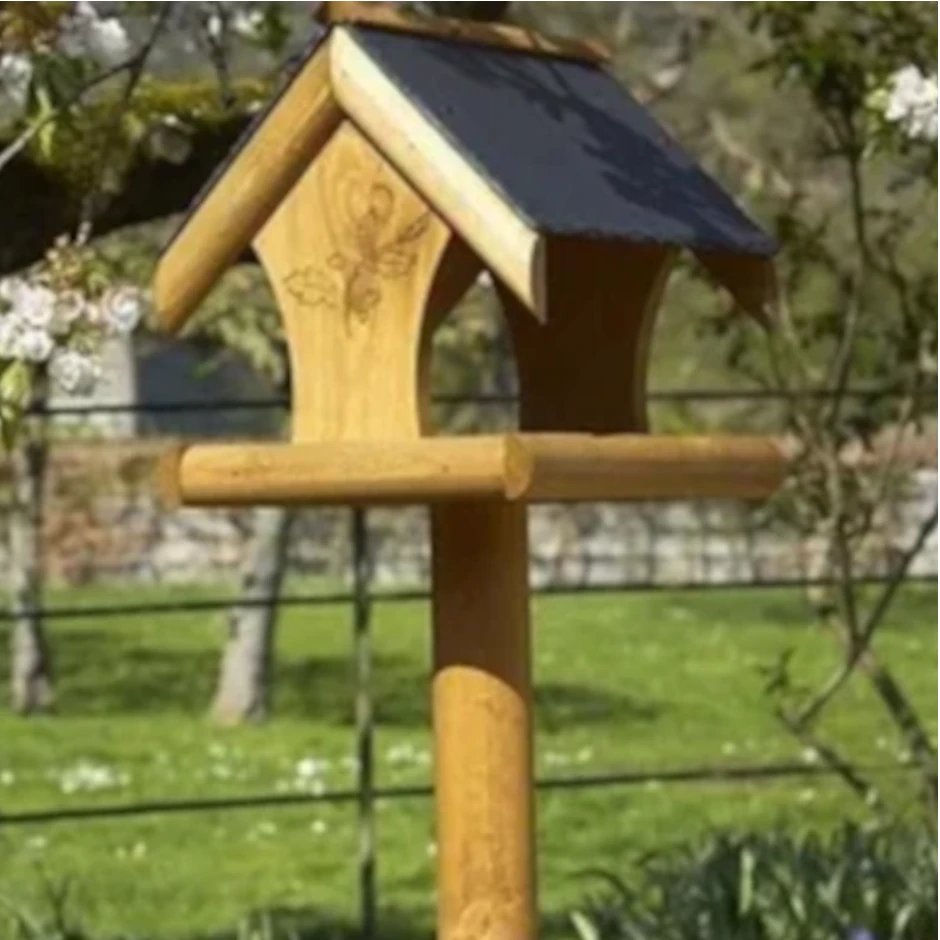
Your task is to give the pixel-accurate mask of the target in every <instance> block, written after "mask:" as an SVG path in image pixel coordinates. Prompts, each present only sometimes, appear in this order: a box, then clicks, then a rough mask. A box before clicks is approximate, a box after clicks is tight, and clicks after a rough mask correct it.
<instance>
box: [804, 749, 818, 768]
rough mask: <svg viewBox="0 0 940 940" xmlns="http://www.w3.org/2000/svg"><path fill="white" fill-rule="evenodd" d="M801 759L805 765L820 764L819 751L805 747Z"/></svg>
mask: <svg viewBox="0 0 940 940" xmlns="http://www.w3.org/2000/svg"><path fill="white" fill-rule="evenodd" d="M800 757H801V758H802V760H803V763H804V764H818V763H819V751H817V750H816V748H814V747H804V748H803V750H802V751H801V752H800Z"/></svg>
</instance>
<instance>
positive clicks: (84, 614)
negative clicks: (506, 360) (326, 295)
mask: <svg viewBox="0 0 940 940" xmlns="http://www.w3.org/2000/svg"><path fill="white" fill-rule="evenodd" d="M826 394H827V393H826V392H824V391H823V392H819V393H818V395H819V396H820V397H825V395H826ZM852 394H853V395H855V396H857V397H858V398H860V399H864V400H867V399H869V398H871V399H876V398H879V397H883V396H884V395H886V394H890V390H885V389H859V390H855V391H854V392H853V393H852ZM780 399H781V396H780V395H779V394H777V393H771V392H760V391H758V392H748V393H742V392H737V391H734V392H729V391H720V390H719V391H711V392H680V391H673V392H661V393H658V394H657V395H655V396H654V401H656V402H659V403H664V404H665V403H670V402H671V403H676V402H679V403H682V404H683V405H694V404H706V405H707V404H710V403H715V402H717V403H724V402H730V401H734V402H741V401H744V402H746V403H760V402H767V401H770V402H777V401H779V400H780ZM440 403H441V404H444V405H447V404H453V405H464V404H475V405H480V404H483V405H495V406H500V407H502V406H507V405H511V404H512V399H511V398H508V397H507V396H503V395H493V396H482V397H481V396H472V397H469V398H468V397H464V396H453V397H451V398H450V399H446V398H445V399H443V400H442V401H441V402H440ZM285 404H286V402H285V401H284V400H282V399H257V400H241V401H196V402H163V403H150V404H147V403H140V404H132V405H127V404H114V405H94V406H85V405H69V404H65V405H61V404H60V405H57V406H56V407H55V408H52V409H48V411H47V413H48V414H49V415H58V416H71V417H75V416H79V417H87V416H89V415H92V414H98V415H100V414H115V413H135V414H142V413H147V412H152V413H177V412H179V413H184V414H192V413H197V412H208V413H218V412H220V411H224V410H275V409H283V408H284V406H285ZM96 472H97V471H96ZM927 474H928V477H929V479H928V480H927V481H926V484H925V485H924V486H922V487H921V490H919V491H918V492H917V493H915V495H914V497H913V500H914V505H911V506H902V507H899V509H898V512H897V513H895V517H894V518H895V523H897V520H900V527H901V530H904V527H905V526H906V525H907V524H908V523H909V520H910V518H911V517H912V516H916V515H917V514H918V513H920V512H922V508H923V507H922V505H921V504H922V503H923V501H924V499H925V498H927V499H929V497H930V494H931V492H932V494H933V497H934V499H935V495H936V469H935V464H934V466H933V467H932V468H931V467H928V468H927ZM930 474H932V477H931V476H930ZM931 481H932V482H931ZM62 485H63V487H64V488H65V489H66V490H68V488H69V486H70V484H69V482H68V480H67V479H66V480H65V482H64V483H63V484H62ZM135 492H136V491H135ZM925 493H926V497H925V495H924V494H925ZM112 497H113V494H112ZM97 498H98V497H97V496H95V497H94V498H93V499H92V502H94V499H97ZM124 499H125V502H128V504H129V505H132V506H134V507H138V508H139V500H140V496H139V492H138V493H136V495H134V496H133V497H127V496H126V494H125V496H124ZM112 502H113V498H112ZM112 509H113V507H112ZM109 512H110V515H108V516H107V519H108V524H109V525H120V524H121V523H120V520H121V519H122V518H123V519H124V520H125V522H126V520H127V519H129V518H131V516H132V515H133V513H131V512H129V511H128V510H127V508H126V507H124V508H122V509H121V510H120V511H118V512H117V513H116V514H115V513H114V512H113V511H110V510H109ZM161 512H162V510H161ZM122 514H123V515H122ZM332 518H333V522H334V523H336V524H339V525H341V526H343V525H344V526H345V527H346V532H345V536H344V543H345V547H346V548H347V549H348V554H347V566H346V567H347V578H346V585H345V586H343V587H342V589H339V590H324V591H317V592H309V591H308V592H303V591H301V592H298V591H293V592H290V591H288V592H285V593H283V594H282V595H281V596H277V597H260V598H259V597H253V598H238V597H233V596H218V597H209V598H199V599H192V598H189V599H186V600H181V601H178V602H176V601H172V600H169V601H146V602H144V601H141V602H131V603H109V604H101V603H96V604H89V605H82V606H77V605H75V604H69V605H56V604H54V603H50V604H45V603H43V604H41V605H40V607H39V608H37V609H33V610H29V609H26V610H24V609H23V608H22V607H21V608H20V609H18V610H17V611H16V612H15V613H14V612H12V611H5V612H2V613H0V622H6V623H9V622H11V621H13V620H15V619H17V618H23V617H30V616H34V617H37V618H41V619H42V620H48V621H57V620H72V619H77V618H103V617H131V616H155V615H166V614H174V613H180V614H183V613H193V612H200V611H203V612H209V611H216V610H226V609H230V608H232V607H233V606H243V607H256V606H272V605H274V606H280V607H290V606H293V607H297V606H300V607H308V606H309V607H314V606H319V605H347V606H348V608H349V610H350V611H351V635H352V636H351V639H352V643H351V648H352V660H353V672H354V679H355V681H354V692H353V694H354V713H355V729H354V741H353V744H352V749H353V752H354V754H355V758H356V760H355V766H356V780H355V785H354V786H352V787H349V788H345V789H332V790H326V791H324V792H320V793H289V794H285V793H259V794H255V795H247V796H239V797H229V798H211V799H204V798H198V799H179V800H149V801H143V802H134V803H123V804H122V803H117V804H94V805H73V806H48V807H38V808H35V809H30V810H27V811H18V812H9V813H4V812H2V811H0V827H13V826H39V825H51V824H65V823H72V824H79V823H86V822H91V821H93V820H103V819H113V818H129V817H137V816H153V815H170V814H177V815H178V814H186V813H202V812H208V811H213V812H217V811H233V812H234V811H238V810H250V809H257V808H260V807H269V808H278V807H291V806H298V805H306V804H316V803H320V804H331V803H332V804H351V805H354V806H355V809H356V815H357V827H358V850H357V861H356V866H357V878H358V886H359V918H360V922H361V930H362V936H363V937H364V938H367V940H371V938H374V937H376V936H377V931H378V930H379V925H378V891H377V879H376V870H377V851H378V850H377V843H376V834H375V808H376V804H377V801H379V800H408V799H424V798H427V797H428V796H429V795H430V793H431V789H430V788H429V787H428V786H426V785H415V786H393V787H387V786H385V787H383V786H379V785H378V784H377V782H376V781H377V776H376V761H375V733H376V722H375V714H374V711H375V703H374V697H373V666H374V661H373V660H374V657H373V649H372V633H371V625H372V619H373V611H374V607H375V605H376V604H380V603H381V604H384V603H393V602H410V601H416V600H425V599H427V597H428V589H427V584H426V580H427V579H426V575H427V568H426V562H427V550H426V547H425V550H424V551H423V554H422V553H421V552H419V553H418V554H419V555H420V556H421V558H422V561H421V562H420V563H419V564H418V565H417V570H418V571H419V577H418V578H417V581H418V583H417V584H415V585H410V584H407V583H406V584H404V585H402V584H400V583H397V582H395V583H393V584H392V586H391V587H389V585H388V583H387V581H388V579H384V580H383V578H382V577H380V576H379V571H378V566H379V562H380V559H381V554H382V546H383V545H387V544H388V543H389V542H395V539H394V538H390V537H388V536H387V534H383V532H379V533H378V535H377V533H376V530H375V529H373V527H372V526H371V524H370V523H371V519H370V515H367V513H366V512H365V511H364V510H361V509H355V510H350V511H348V512H344V513H340V514H338V515H337V514H335V513H334V514H333V517H332ZM618 518H619V517H614V516H609V517H603V518H600V519H594V527H595V528H594V529H592V530H591V531H590V532H588V531H587V530H585V529H584V527H583V526H582V527H581V529H578V527H577V526H575V539H574V541H575V542H578V541H583V537H584V536H585V533H587V535H588V536H590V537H593V536H594V535H595V534H596V529H597V528H598V527H599V528H600V529H604V528H605V526H607V527H609V526H610V525H611V524H612V523H611V520H613V521H614V524H616V525H620V523H619V522H618V521H617V519H618ZM660 522H662V520H660ZM674 522H675V520H674V519H673V523H674ZM146 524H147V525H148V526H151V527H152V520H151V521H148V522H147V523H146ZM555 524H558V525H560V524H561V523H558V522H557V520H556V521H555ZM657 524H659V523H657ZM546 525H547V523H546ZM735 525H742V526H744V527H745V528H747V527H750V528H748V530H747V531H746V532H744V533H743V535H742V538H743V543H742V544H743V545H744V548H743V552H744V553H745V554H748V555H751V556H752V555H754V554H755V547H754V546H755V542H754V531H753V530H754V527H755V526H756V527H758V528H760V527H761V526H765V525H766V521H762V520H758V521H757V522H756V523H755V522H754V520H753V519H751V518H750V517H744V516H733V517H731V521H730V523H729V522H728V520H725V530H727V529H728V528H729V527H730V529H733V528H734V526H735ZM335 527H336V526H335V524H334V525H333V527H332V528H331V529H330V530H329V533H330V534H329V537H330V538H332V537H333V535H334V530H335ZM654 528H655V526H654ZM714 528H715V527H714V526H713V527H712V529H711V530H709V531H713V530H714ZM719 528H720V527H719ZM660 529H664V530H666V534H665V535H664V534H663V532H662V531H661V532H660V535H659V537H660V538H666V539H667V542H668V544H667V553H668V552H669V551H673V550H674V549H675V546H676V544H677V543H679V542H682V541H684V540H688V539H689V534H688V531H687V530H684V529H682V527H681V526H680V527H679V528H678V530H676V529H675V526H673V530H672V531H670V530H669V525H667V524H662V525H660ZM230 531H231V530H230V529H227V528H225V527H223V531H222V535H221V537H220V538H221V539H222V540H223V541H224V540H225V539H226V538H227V537H228V533H230ZM324 531H325V530H323V529H322V528H321V529H320V530H319V532H320V536H321V537H322V535H323V532H324ZM621 535H622V532H619V533H618V532H613V533H609V532H608V533H607V536H606V541H607V543H610V542H617V540H618V539H619V538H620V536H621ZM902 535H903V532H902ZM413 536H414V532H413V530H409V531H408V533H406V537H405V538H404V540H405V541H408V539H409V538H412V539H413ZM310 538H311V540H312V541H316V538H317V535H316V531H315V532H314V535H313V536H311V537H310ZM422 538H423V536H422ZM399 541H401V539H399ZM595 541H596V540H595ZM706 541H707V540H705V541H702V545H701V546H700V550H701V551H703V552H705V554H706V555H707V545H706ZM377 542H378V543H379V544H376V543H377ZM888 542H889V543H890V542H891V539H888ZM48 544H51V543H48ZM141 546H142V551H143V552H146V551H149V550H150V548H152V546H150V547H148V546H147V545H145V544H144V543H143V542H141ZM889 547H890V546H889ZM604 548H605V550H608V551H609V550H610V545H609V544H606V543H605V546H604ZM787 551H789V549H785V551H784V553H786V552H787ZM236 554H237V553H236ZM614 554H615V553H614ZM601 555H602V553H597V552H595V555H594V556H592V558H593V563H595V564H596V563H597V558H598V557H600V556H601ZM889 555H890V552H889ZM583 560H584V559H583V557H582V558H581V562H582V563H583ZM615 560H617V561H618V564H620V566H621V568H623V565H624V564H625V563H624V561H623V558H622V557H619V556H618V559H615ZM422 566H423V567H422ZM614 568H616V565H615V566H614ZM648 569H649V566H647V569H643V571H641V573H640V576H637V577H632V578H626V579H625V578H621V577H606V578H600V579H598V578H591V577H582V578H580V579H575V580H574V581H572V580H571V579H567V580H566V579H565V578H543V579H542V581H541V583H538V580H539V579H538V573H537V572H536V582H537V583H536V585H535V593H543V594H571V593H597V592H608V593H620V592H624V591H649V590H670V591H672V590H691V589H698V590H709V589H712V588H714V587H722V588H729V587H733V588H768V587H794V586H808V585H813V584H820V583H824V579H823V578H820V577H819V576H818V575H814V574H813V572H812V571H811V570H809V569H808V568H807V566H806V564H802V565H798V566H796V567H794V568H792V569H791V570H786V571H781V570H775V569H774V568H773V566H770V568H769V569H765V571H764V572H763V574H761V573H760V572H759V571H755V570H754V569H751V570H748V571H744V573H743V575H742V574H741V572H740V571H739V572H738V574H737V576H734V575H735V571H734V570H732V569H733V566H732V568H729V571H728V572H726V574H728V576H726V577H723V578H718V579H715V578H710V577H707V576H706V577H697V578H682V577H679V578H676V577H672V578H667V579H666V580H657V579H656V578H655V577H648V576H644V571H645V572H646V573H647V574H648ZM128 570H130V569H129V568H128V567H127V566H125V568H124V569H122V571H123V572H124V574H125V575H126V572H127V571H128ZM617 570H620V569H617ZM696 570H700V571H705V572H706V574H707V570H708V566H707V565H704V566H702V565H700V566H699V568H698V569H696ZM742 570H743V569H742ZM768 570H769V573H768ZM608 573H609V572H608ZM102 576H106V573H105V575H102V573H101V572H98V573H97V574H96V575H95V577H102ZM119 576H120V575H119ZM887 577H888V575H887V574H886V570H885V567H884V565H883V564H882V563H881V562H879V563H875V564H872V565H871V566H870V567H869V569H867V570H866V571H865V574H864V579H865V580H868V581H871V582H873V583H875V582H879V581H884V580H885V579H886V578H887ZM86 578H87V572H86ZM911 578H912V579H917V580H925V581H933V582H935V581H936V578H937V566H936V546H935V543H931V544H929V545H928V546H927V548H926V550H925V553H924V557H923V559H921V560H920V562H919V564H918V565H917V566H915V568H914V569H913V571H912V574H911ZM406 580H407V579H406ZM393 581H394V579H393ZM907 769H909V765H906V764H904V763H892V764H885V765H883V766H876V767H869V768H866V771H867V772H869V773H876V774H894V773H903V772H905V771H906V770H907ZM831 773H833V771H832V770H830V768H828V767H826V766H818V765H813V764H807V763H804V762H776V763H761V764H753V765H728V764H724V763H723V764H721V765H717V766H691V767H659V768H648V769H636V768H631V769H629V770H619V771H611V772H605V773H595V774H577V775H563V776H545V777H543V778H541V779H539V780H538V781H537V786H538V788H539V789H540V790H572V789H581V788H603V787H630V786H637V785H642V784H648V783H650V782H653V781H655V782H657V783H660V784H677V783H691V784H708V783H718V782H723V783H729V782H748V783H757V782H761V781H765V782H766V781H772V780H796V779H800V778H806V777H819V776H826V775H829V774H831Z"/></svg>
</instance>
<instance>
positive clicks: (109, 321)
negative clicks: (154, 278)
mask: <svg viewBox="0 0 940 940" xmlns="http://www.w3.org/2000/svg"><path fill="white" fill-rule="evenodd" d="M101 312H102V318H103V320H104V324H105V326H106V327H107V328H108V329H109V330H111V331H112V332H114V333H118V334H121V335H126V334H128V333H132V332H133V331H134V328H135V327H136V326H137V324H138V323H139V322H140V318H141V316H142V315H143V312H144V298H143V294H142V292H141V291H139V290H138V289H137V288H135V287H119V288H117V289H115V290H112V291H110V292H109V293H108V294H106V295H105V297H104V298H103V300H102V304H101Z"/></svg>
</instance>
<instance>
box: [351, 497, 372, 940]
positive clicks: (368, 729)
mask: <svg viewBox="0 0 940 940" xmlns="http://www.w3.org/2000/svg"><path fill="white" fill-rule="evenodd" d="M351 536H352V538H351V543H352V570H353V585H352V587H353V591H352V601H353V660H354V664H355V665H354V670H355V684H356V719H355V720H356V758H357V760H356V768H357V769H356V793H357V807H358V814H357V825H358V829H359V855H358V879H359V919H360V926H361V930H362V940H374V938H375V930H376V916H377V915H376V907H377V901H378V897H377V889H376V873H375V861H376V852H375V774H374V761H373V732H374V728H373V725H372V629H371V627H372V598H371V594H370V592H371V581H372V562H371V558H370V553H369V527H368V520H367V518H366V511H365V510H364V509H361V508H358V507H357V508H354V509H353V511H352V531H351Z"/></svg>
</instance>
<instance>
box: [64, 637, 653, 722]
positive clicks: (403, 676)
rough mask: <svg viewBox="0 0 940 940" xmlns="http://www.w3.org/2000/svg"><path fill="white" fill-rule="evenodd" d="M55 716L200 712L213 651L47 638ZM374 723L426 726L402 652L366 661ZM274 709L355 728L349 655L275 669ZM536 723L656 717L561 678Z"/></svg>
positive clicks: (215, 658) (424, 691) (543, 688)
mask: <svg viewBox="0 0 940 940" xmlns="http://www.w3.org/2000/svg"><path fill="white" fill-rule="evenodd" d="M55 652H56V671H57V684H58V692H59V710H60V711H61V713H63V714H66V715H85V716H87V715H102V716H104V715H121V714H125V715H128V714H129V715H134V714H137V715H139V714H160V713H167V714H172V713H176V714H187V713H189V714H197V715H198V714H202V713H203V712H204V711H205V710H206V708H207V707H208V705H209V702H210V700H211V698H212V693H213V689H214V684H215V679H216V673H217V670H218V663H219V653H218V652H217V651H215V650H211V649H186V648H183V647H180V648H176V649H173V648H167V647H162V648H159V649H158V648H154V647H152V646H145V645H134V644H133V642H132V638H129V637H125V636H121V635H120V634H118V633H117V632H116V631H111V630H108V629H106V628H89V629H84V630H77V629H73V630H70V631H69V632H67V633H63V634H61V635H60V636H58V637H56V638H55ZM372 688H373V700H374V709H375V716H376V720H377V722H378V724H380V725H386V726H395V727H401V728H406V727H415V728H424V727H427V726H428V725H429V722H430V709H429V697H430V684H429V678H428V675H427V672H426V669H425V667H424V666H423V665H422V664H419V663H417V662H415V660H413V659H409V658H407V657H404V656H393V655H387V654H380V655H376V656H375V657H374V662H373V686H372ZM273 689H274V692H273V713H274V714H275V715H276V716H277V717H280V718H298V717H304V718H311V719H313V720H316V721H318V722H323V723H327V724H333V725H337V726H351V725H352V724H353V723H354V693H355V685H354V675H353V663H352V659H351V657H347V656H341V655H330V656H318V657H315V658H314V657H311V658H309V659H303V660H288V661H282V662H280V663H276V665H275V670H274V681H273ZM535 701H536V718H537V722H538V725H539V727H540V728H542V729H544V730H553V729H555V728H558V727H561V726H571V725H576V724H581V725H584V724H598V725H600V724H617V725H622V724H624V723H631V722H648V721H652V720H654V719H656V718H657V717H658V715H659V712H660V706H659V705H657V704H655V703H650V702H644V701H639V700H636V699H633V698H631V697H630V696H629V695H626V694H623V693H618V692H614V691H610V690H602V689H594V688H591V687H589V686H586V685H579V684H574V683H563V682H546V683H542V684H539V685H538V687H537V689H536V693H535Z"/></svg>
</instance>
